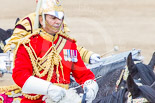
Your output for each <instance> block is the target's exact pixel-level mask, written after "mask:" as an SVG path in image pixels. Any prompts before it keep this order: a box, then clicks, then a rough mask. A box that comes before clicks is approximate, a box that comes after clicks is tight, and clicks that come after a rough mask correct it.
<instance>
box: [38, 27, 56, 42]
mask: <svg viewBox="0 0 155 103" xmlns="http://www.w3.org/2000/svg"><path fill="white" fill-rule="evenodd" d="M40 30H41V32H40V36H41V37H42V38H44V39H45V40H47V41H50V42H53V39H54V41H55V40H56V39H57V38H58V34H55V36H53V35H50V34H49V33H47V32H45V31H44V30H43V29H40Z"/></svg>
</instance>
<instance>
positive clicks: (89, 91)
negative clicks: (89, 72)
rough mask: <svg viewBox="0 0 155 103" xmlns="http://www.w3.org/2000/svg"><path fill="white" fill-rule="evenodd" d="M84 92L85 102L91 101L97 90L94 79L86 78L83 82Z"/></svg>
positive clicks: (89, 102) (90, 102)
mask: <svg viewBox="0 0 155 103" xmlns="http://www.w3.org/2000/svg"><path fill="white" fill-rule="evenodd" d="M83 88H84V92H85V93H86V101H87V102H86V103H92V101H93V100H94V99H95V97H96V95H97V92H98V89H99V87H98V84H97V83H96V82H95V81H94V80H87V81H86V82H85V83H84V86H83Z"/></svg>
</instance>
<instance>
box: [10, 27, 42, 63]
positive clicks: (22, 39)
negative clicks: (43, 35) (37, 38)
mask: <svg viewBox="0 0 155 103" xmlns="http://www.w3.org/2000/svg"><path fill="white" fill-rule="evenodd" d="M39 31H40V29H37V30H36V31H34V32H33V33H32V34H30V35H27V36H25V37H24V38H21V39H20V41H19V42H18V44H17V47H16V48H15V50H14V52H13V54H14V57H13V62H14V61H15V58H16V55H17V51H18V48H19V46H20V45H21V44H27V43H29V42H30V38H31V37H32V36H34V35H38V34H39ZM13 64H14V63H13ZM13 66H15V64H14V65H13Z"/></svg>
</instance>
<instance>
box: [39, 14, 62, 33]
mask: <svg viewBox="0 0 155 103" xmlns="http://www.w3.org/2000/svg"><path fill="white" fill-rule="evenodd" d="M45 19H46V20H45V21H46V22H45V27H44V28H43V29H44V30H45V31H46V32H48V33H49V34H52V35H53V34H55V33H57V32H59V30H60V28H61V25H62V21H63V20H61V19H58V18H57V17H55V16H52V15H48V14H47V15H46V16H45ZM42 27H43V26H42Z"/></svg>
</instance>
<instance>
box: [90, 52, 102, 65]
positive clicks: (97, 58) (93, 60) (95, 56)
mask: <svg viewBox="0 0 155 103" xmlns="http://www.w3.org/2000/svg"><path fill="white" fill-rule="evenodd" d="M98 62H100V55H99V54H92V55H91V56H90V59H89V63H90V64H94V63H98Z"/></svg>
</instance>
